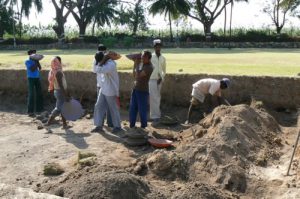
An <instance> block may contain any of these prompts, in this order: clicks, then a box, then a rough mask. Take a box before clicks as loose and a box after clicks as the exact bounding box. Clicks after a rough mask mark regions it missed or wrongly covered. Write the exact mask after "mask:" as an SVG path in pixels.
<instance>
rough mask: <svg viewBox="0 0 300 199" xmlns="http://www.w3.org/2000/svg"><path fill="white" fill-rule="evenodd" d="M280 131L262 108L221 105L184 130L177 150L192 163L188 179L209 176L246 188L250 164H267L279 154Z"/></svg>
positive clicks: (226, 184)
mask: <svg viewBox="0 0 300 199" xmlns="http://www.w3.org/2000/svg"><path fill="white" fill-rule="evenodd" d="M280 132H281V131H280V127H279V125H278V124H277V122H276V121H275V119H274V118H273V117H272V116H270V115H269V114H268V113H267V112H266V111H264V110H263V109H255V108H252V107H250V106H248V105H238V106H232V107H228V106H221V107H218V108H216V109H215V110H214V111H213V113H212V114H210V115H208V116H207V117H206V118H205V119H203V120H202V121H201V122H200V123H199V124H198V125H195V126H193V127H191V128H190V129H188V130H186V131H184V132H183V133H182V134H181V135H180V138H181V143H180V144H179V146H178V148H177V150H176V151H177V153H179V154H180V155H181V157H183V159H184V160H185V162H186V164H187V165H189V172H188V173H189V180H199V179H207V180H206V182H208V183H211V184H214V183H219V184H221V185H222V187H223V188H225V189H228V190H230V191H237V192H245V191H246V189H247V180H246V179H247V177H246V173H247V172H246V170H247V168H248V167H249V165H250V164H256V165H260V166H265V165H266V164H267V163H268V161H272V160H274V159H278V158H279V157H280V154H279V152H278V150H277V149H278V147H279V145H280V143H279V142H278V140H277V139H278V136H280Z"/></svg>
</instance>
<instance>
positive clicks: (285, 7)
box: [0, 0, 300, 41]
mask: <svg viewBox="0 0 300 199" xmlns="http://www.w3.org/2000/svg"><path fill="white" fill-rule="evenodd" d="M250 1H251V0H250ZM242 2H244V3H245V6H247V5H246V3H247V2H248V0H134V1H128V0H51V4H52V5H53V7H54V8H55V16H54V21H55V25H53V26H52V29H53V30H54V31H55V33H56V35H57V38H59V39H61V40H63V39H64V37H65V24H66V23H67V20H68V18H69V17H70V15H72V16H73V17H74V19H75V21H76V23H77V25H78V28H79V36H80V37H84V36H85V35H86V30H87V27H88V26H91V27H92V35H94V32H95V29H96V28H99V27H104V26H112V25H122V26H126V27H127V28H128V29H130V30H131V34H132V35H136V34H137V32H138V31H139V30H147V28H148V26H149V21H148V17H147V15H148V14H150V15H153V16H155V15H163V16H164V17H165V18H167V19H168V21H169V29H170V39H171V41H173V30H172V21H173V20H177V19H179V18H191V19H194V20H197V21H199V22H200V23H201V24H202V26H203V29H204V34H205V35H206V36H207V37H209V36H210V35H211V27H212V25H213V24H214V22H215V21H216V19H217V18H218V17H220V15H221V14H222V13H224V14H225V17H224V35H226V33H227V32H228V31H227V27H228V19H227V14H228V12H229V16H230V19H229V34H231V24H232V18H233V17H234V15H233V8H234V5H235V4H236V3H242ZM43 5H44V4H43V1H42V0H0V39H1V38H2V39H3V35H4V34H5V33H9V34H12V33H17V34H18V35H19V37H22V27H23V23H22V20H23V19H24V17H29V14H30V11H31V10H32V8H34V7H35V8H36V10H37V11H38V12H42V11H43V9H47V8H45V7H44V6H43ZM299 5H300V0H268V1H267V3H266V4H265V6H264V7H263V9H262V11H263V12H264V13H266V14H268V16H269V17H270V19H271V20H272V23H273V25H274V30H275V31H276V33H277V34H278V35H280V33H281V31H282V29H283V27H284V25H285V22H286V21H287V20H286V17H287V15H290V16H295V17H299V15H298V11H297V8H298V7H299ZM235 17H238V16H235Z"/></svg>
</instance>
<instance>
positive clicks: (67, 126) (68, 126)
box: [62, 124, 72, 129]
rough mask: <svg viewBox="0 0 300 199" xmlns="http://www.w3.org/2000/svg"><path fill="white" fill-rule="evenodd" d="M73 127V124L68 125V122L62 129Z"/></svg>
mask: <svg viewBox="0 0 300 199" xmlns="http://www.w3.org/2000/svg"><path fill="white" fill-rule="evenodd" d="M70 128H72V126H70V125H68V124H63V127H62V129H70Z"/></svg>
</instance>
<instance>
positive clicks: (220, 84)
mask: <svg viewBox="0 0 300 199" xmlns="http://www.w3.org/2000/svg"><path fill="white" fill-rule="evenodd" d="M229 84H230V80H229V79H228V78H223V79H221V80H217V79H212V78H206V79H201V80H199V81H197V82H196V83H194V84H193V90H192V99H191V104H190V107H189V112H188V117H187V121H186V123H190V119H191V115H192V111H193V108H194V107H195V106H197V105H199V104H200V103H203V102H204V99H205V97H206V96H208V95H211V96H216V97H217V99H218V104H219V105H221V104H222V102H223V101H224V102H225V104H227V105H229V106H230V104H229V102H228V101H227V100H226V99H224V98H223V97H222V95H221V90H224V89H226V88H228V87H229Z"/></svg>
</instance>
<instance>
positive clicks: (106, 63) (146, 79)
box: [92, 39, 166, 132]
mask: <svg viewBox="0 0 300 199" xmlns="http://www.w3.org/2000/svg"><path fill="white" fill-rule="evenodd" d="M161 46H162V43H161V40H159V39H156V40H154V41H153V47H154V50H155V52H154V53H153V54H152V53H151V52H150V51H147V50H145V51H143V52H142V53H141V55H140V56H139V57H135V58H133V59H132V60H133V62H134V63H133V71H132V74H133V77H134V86H133V89H132V93H131V99H130V108H129V123H130V127H131V128H133V127H136V121H137V115H138V114H139V116H140V122H141V128H146V127H147V123H148V120H147V117H148V104H149V101H150V119H152V120H153V121H154V122H157V121H158V120H159V119H160V117H161V111H160V98H161V94H160V93H161V92H160V91H161V86H162V83H163V79H164V77H165V74H166V59H165V57H164V56H163V55H162V54H161ZM114 56H115V55H114V53H113V52H111V51H108V52H107V48H106V47H105V46H104V45H99V47H98V52H97V53H96V54H95V60H94V62H93V72H94V73H96V74H97V93H98V95H97V96H98V97H97V101H96V104H95V108H94V125H95V128H94V129H93V130H92V132H101V131H103V125H104V120H105V118H107V125H108V126H109V127H112V128H113V132H118V131H120V130H122V128H121V119H120V112H119V106H118V105H119V104H120V102H119V77H118V73H117V63H116V62H115V61H114V60H113V57H114ZM149 99H150V100H149Z"/></svg>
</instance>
